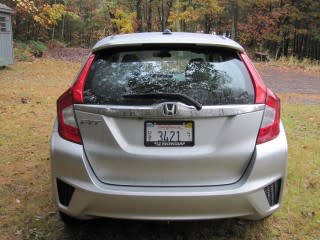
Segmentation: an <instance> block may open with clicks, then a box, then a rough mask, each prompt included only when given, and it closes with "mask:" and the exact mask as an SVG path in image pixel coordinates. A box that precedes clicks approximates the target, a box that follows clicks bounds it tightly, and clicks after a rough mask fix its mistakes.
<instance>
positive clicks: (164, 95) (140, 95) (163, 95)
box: [122, 93, 202, 111]
mask: <svg viewBox="0 0 320 240" xmlns="http://www.w3.org/2000/svg"><path fill="white" fill-rule="evenodd" d="M122 97H124V98H148V99H152V98H154V99H163V98H165V99H172V100H180V101H182V102H184V103H186V104H188V105H192V106H195V107H196V109H197V110H198V111H200V110H201V108H202V105H201V103H199V102H198V101H196V100H194V99H193V98H190V97H188V96H187V95H184V94H181V93H134V94H125V95H122Z"/></svg>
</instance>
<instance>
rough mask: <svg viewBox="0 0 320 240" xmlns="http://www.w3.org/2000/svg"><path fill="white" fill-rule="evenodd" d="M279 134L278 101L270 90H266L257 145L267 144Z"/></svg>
mask: <svg viewBox="0 0 320 240" xmlns="http://www.w3.org/2000/svg"><path fill="white" fill-rule="evenodd" d="M279 132H280V100H279V98H278V97H277V96H276V95H274V93H273V92H272V91H271V90H269V89H268V90H267V99H266V108H265V110H264V115H263V119H262V123H261V126H260V130H259V134H258V138H257V144H261V143H265V142H268V141H270V140H272V139H274V138H276V137H277V136H278V135H279Z"/></svg>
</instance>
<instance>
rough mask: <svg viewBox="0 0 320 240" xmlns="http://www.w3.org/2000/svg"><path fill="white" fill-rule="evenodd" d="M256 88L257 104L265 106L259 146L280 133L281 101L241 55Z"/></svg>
mask: <svg viewBox="0 0 320 240" xmlns="http://www.w3.org/2000/svg"><path fill="white" fill-rule="evenodd" d="M240 56H241V58H242V60H243V62H244V63H245V65H246V67H247V69H248V71H249V73H250V76H251V78H252V81H253V85H254V88H255V94H256V96H255V103H262V104H265V105H266V107H265V110H264V114H263V119H262V123H261V126H260V129H259V133H258V137H257V141H256V143H257V144H261V143H265V142H268V141H270V140H272V139H274V138H276V137H277V136H278V135H279V132H280V99H279V98H278V97H277V96H276V95H275V94H274V93H273V92H272V91H271V90H270V89H268V88H267V87H266V86H265V84H264V83H263V81H262V79H261V77H260V75H259V73H258V72H257V70H256V69H255V67H254V65H253V64H252V63H251V61H250V59H249V57H248V56H247V55H246V54H245V53H240Z"/></svg>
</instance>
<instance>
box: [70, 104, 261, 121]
mask: <svg viewBox="0 0 320 240" xmlns="http://www.w3.org/2000/svg"><path fill="white" fill-rule="evenodd" d="M167 103H168V102H164V103H160V104H155V105H151V106H118V105H89V104H75V105H74V109H75V110H77V111H83V112H87V113H93V114H99V115H104V116H107V117H118V118H148V119H153V118H156V119H161V118H165V119H170V118H174V119H184V118H207V117H232V116H236V115H240V114H245V113H251V112H257V111H261V110H264V108H265V105H264V104H247V105H240V104H239V105H219V106H203V108H202V109H201V110H200V111H198V110H197V109H196V108H195V107H194V106H188V105H185V104H183V103H181V102H177V103H176V107H177V113H176V114H175V115H171V116H170V115H169V116H168V115H166V116H164V114H163V106H164V104H167ZM170 103H172V102H170Z"/></svg>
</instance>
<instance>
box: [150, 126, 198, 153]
mask: <svg viewBox="0 0 320 240" xmlns="http://www.w3.org/2000/svg"><path fill="white" fill-rule="evenodd" d="M155 131H156V132H157V134H158V136H157V138H160V133H159V132H158V131H160V132H162V134H163V137H162V140H160V139H159V140H156V141H155V140H154V138H155V136H154V135H153V134H155V133H154V132H155ZM172 132H175V133H174V134H173V133H172ZM178 132H179V133H178ZM194 132H195V128H194V121H191V120H181V121H166V120H146V121H145V122H144V146H146V147H192V146H194V142H195V136H194ZM166 133H167V134H168V136H164V135H166ZM172 135H174V136H172ZM180 135H181V136H180ZM180 137H181V140H180V139H179V138H180ZM169 138H171V140H169ZM176 139H177V140H176ZM172 140H175V141H172ZM178 140H179V141H178Z"/></svg>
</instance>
